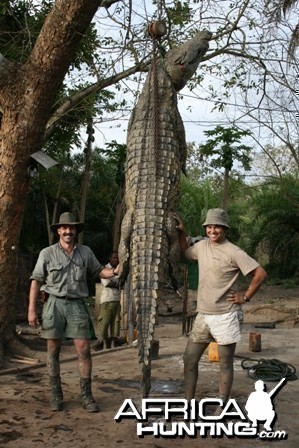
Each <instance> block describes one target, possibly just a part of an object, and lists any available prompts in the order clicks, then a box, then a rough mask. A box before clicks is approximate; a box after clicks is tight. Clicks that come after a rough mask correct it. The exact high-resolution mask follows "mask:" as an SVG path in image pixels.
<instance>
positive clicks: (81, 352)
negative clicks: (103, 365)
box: [74, 339, 92, 378]
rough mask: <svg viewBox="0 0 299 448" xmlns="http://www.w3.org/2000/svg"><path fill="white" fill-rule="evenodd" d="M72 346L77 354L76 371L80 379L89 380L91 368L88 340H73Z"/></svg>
mask: <svg viewBox="0 0 299 448" xmlns="http://www.w3.org/2000/svg"><path fill="white" fill-rule="evenodd" d="M74 346H75V349H76V352H77V354H78V369H79V375H80V378H90V377H91V368H92V367H91V355H90V343H89V339H74Z"/></svg>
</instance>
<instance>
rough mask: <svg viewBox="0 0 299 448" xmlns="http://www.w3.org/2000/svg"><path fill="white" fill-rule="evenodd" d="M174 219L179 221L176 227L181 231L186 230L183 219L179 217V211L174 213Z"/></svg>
mask: <svg viewBox="0 0 299 448" xmlns="http://www.w3.org/2000/svg"><path fill="white" fill-rule="evenodd" d="M173 217H174V219H175V220H176V221H177V225H176V229H177V230H178V231H179V232H185V226H184V223H183V221H182V220H181V218H180V217H179V215H178V214H177V213H174V214H173Z"/></svg>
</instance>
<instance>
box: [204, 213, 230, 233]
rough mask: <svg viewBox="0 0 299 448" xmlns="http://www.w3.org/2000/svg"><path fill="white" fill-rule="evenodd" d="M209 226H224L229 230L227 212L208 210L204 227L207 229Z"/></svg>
mask: <svg viewBox="0 0 299 448" xmlns="http://www.w3.org/2000/svg"><path fill="white" fill-rule="evenodd" d="M209 225H214V226H216V225H217V226H223V227H226V228H227V229H229V225H228V224H227V214H226V211H225V210H223V209H222V208H211V209H210V210H208V213H207V217H206V220H205V222H204V223H203V225H202V226H203V227H205V226H209Z"/></svg>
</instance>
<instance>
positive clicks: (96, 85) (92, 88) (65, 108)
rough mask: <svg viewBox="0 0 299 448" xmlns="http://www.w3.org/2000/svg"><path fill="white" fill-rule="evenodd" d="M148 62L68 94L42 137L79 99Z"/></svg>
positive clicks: (52, 128)
mask: <svg viewBox="0 0 299 448" xmlns="http://www.w3.org/2000/svg"><path fill="white" fill-rule="evenodd" d="M148 65H149V63H147V64H141V65H136V66H134V67H131V68H129V69H127V70H124V71H123V72H121V73H118V74H116V75H113V76H110V77H109V78H107V79H104V80H100V81H98V82H96V83H94V84H91V85H90V86H88V87H85V88H84V89H82V90H80V91H78V92H76V93H74V94H73V95H72V96H70V97H69V98H68V99H67V100H66V101H65V102H64V103H63V104H62V106H60V107H59V108H58V109H57V110H56V112H55V113H54V114H53V115H52V117H51V118H50V120H49V121H48V124H47V127H46V132H45V136H44V139H45V140H47V139H48V138H49V137H51V136H52V135H53V133H54V131H55V128H56V126H57V125H58V123H59V122H60V120H61V119H62V118H63V117H64V116H65V115H66V114H67V113H68V112H69V111H70V110H72V109H73V108H74V107H76V106H77V105H78V104H79V103H80V102H81V101H83V100H84V99H85V98H86V97H88V96H89V95H91V94H93V93H95V92H97V91H99V90H102V89H105V88H106V87H109V86H111V85H114V84H116V83H117V82H118V81H121V80H122V79H124V78H127V77H128V76H130V75H133V74H134V73H136V72H142V71H146V70H147V68H148Z"/></svg>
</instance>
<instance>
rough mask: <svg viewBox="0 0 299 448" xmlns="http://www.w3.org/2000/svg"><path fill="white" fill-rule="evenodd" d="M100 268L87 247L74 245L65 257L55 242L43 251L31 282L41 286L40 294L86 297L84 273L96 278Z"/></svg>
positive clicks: (85, 276)
mask: <svg viewBox="0 0 299 448" xmlns="http://www.w3.org/2000/svg"><path fill="white" fill-rule="evenodd" d="M103 268H104V266H103V265H102V264H101V263H99V261H98V260H97V259H96V257H95V255H94V253H93V252H92V250H91V249H90V248H89V247H88V246H83V245H80V244H78V245H76V246H75V247H74V251H73V256H72V257H69V256H68V255H67V254H66V252H64V251H63V249H62V247H61V246H60V244H59V243H56V244H53V245H52V246H49V247H46V248H45V249H43V250H42V251H41V252H40V254H39V257H38V260H37V263H36V265H35V268H34V270H33V272H32V275H31V277H30V278H31V279H35V280H37V281H39V282H40V283H42V286H41V291H45V292H47V293H48V294H52V295H54V296H57V297H63V296H68V297H73V298H75V297H82V298H84V297H88V295H89V292H88V285H87V274H89V275H90V276H96V275H98V273H99V272H100V271H101V270H102V269H103Z"/></svg>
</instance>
